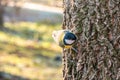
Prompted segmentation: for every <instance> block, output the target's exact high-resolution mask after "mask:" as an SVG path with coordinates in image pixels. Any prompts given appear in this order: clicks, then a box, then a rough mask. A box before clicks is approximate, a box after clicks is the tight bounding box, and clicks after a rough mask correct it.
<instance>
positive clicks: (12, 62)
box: [0, 7, 62, 80]
mask: <svg viewBox="0 0 120 80" xmlns="http://www.w3.org/2000/svg"><path fill="white" fill-rule="evenodd" d="M14 11H15V10H14V9H13V8H12V7H9V8H6V12H8V13H6V14H5V20H6V21H7V20H8V21H7V22H5V29H4V30H0V80H62V70H61V48H60V47H59V46H57V45H56V44H55V42H54V41H53V39H52V37H51V35H52V31H53V30H58V29H60V27H61V22H62V17H60V16H61V13H55V12H52V13H51V12H49V11H48V12H46V11H45V12H44V11H40V12H39V10H32V9H28V8H27V9H25V8H22V10H21V11H20V12H21V13H20V15H21V16H22V17H23V18H22V17H20V15H19V16H17V15H18V14H16V16H15V13H14ZM25 11H26V12H25ZM42 12H43V13H42ZM23 13H24V14H23ZM28 13H29V14H28ZM41 13H42V14H44V16H45V17H44V18H42V19H41V17H39V18H38V20H37V19H35V18H36V17H38V16H43V15H40V14H41ZM27 14H28V15H27ZM33 14H34V15H33ZM54 14H57V15H60V16H59V17H60V18H61V19H60V21H61V22H59V20H58V22H54V21H57V19H58V17H56V16H55V15H54ZM23 15H24V16H23ZM36 15H38V16H36ZM47 15H48V16H49V17H50V18H47ZM51 15H53V17H55V18H54V19H53V18H52V16H51ZM30 16H31V17H30ZM12 19H13V20H12ZM52 21H53V22H52Z"/></svg>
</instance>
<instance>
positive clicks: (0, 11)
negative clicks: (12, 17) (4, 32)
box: [0, 0, 4, 29]
mask: <svg viewBox="0 0 120 80" xmlns="http://www.w3.org/2000/svg"><path fill="white" fill-rule="evenodd" d="M3 13H4V8H3V5H2V0H0V29H2V28H3V23H4V21H3Z"/></svg>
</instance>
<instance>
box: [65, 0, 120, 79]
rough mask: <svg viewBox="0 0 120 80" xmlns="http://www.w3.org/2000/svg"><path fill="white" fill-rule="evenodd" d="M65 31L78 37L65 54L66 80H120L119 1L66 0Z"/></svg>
mask: <svg viewBox="0 0 120 80" xmlns="http://www.w3.org/2000/svg"><path fill="white" fill-rule="evenodd" d="M63 5H64V20H63V29H69V30H71V31H72V32H73V33H75V34H76V35H77V37H78V41H77V43H76V44H75V46H74V47H75V48H76V49H78V53H75V52H74V51H71V50H64V51H63V63H64V67H63V77H64V80H120V0H64V2H63Z"/></svg>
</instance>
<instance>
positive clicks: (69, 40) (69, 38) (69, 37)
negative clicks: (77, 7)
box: [63, 31, 77, 45]
mask: <svg viewBox="0 0 120 80" xmlns="http://www.w3.org/2000/svg"><path fill="white" fill-rule="evenodd" d="M76 39H77V37H76V36H75V34H73V33H72V32H69V31H66V33H65V36H64V39H63V41H64V44H65V45H72V44H73V43H75V41H76Z"/></svg>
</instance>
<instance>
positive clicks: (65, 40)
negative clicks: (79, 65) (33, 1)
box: [52, 30, 77, 49]
mask: <svg viewBox="0 0 120 80" xmlns="http://www.w3.org/2000/svg"><path fill="white" fill-rule="evenodd" d="M52 37H53V39H54V40H55V42H56V43H57V44H58V45H59V46H60V47H62V48H67V49H69V48H71V47H72V45H73V44H74V43H75V42H76V40H77V37H76V35H75V34H73V33H72V32H70V31H69V30H58V31H53V33H52Z"/></svg>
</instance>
